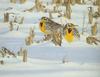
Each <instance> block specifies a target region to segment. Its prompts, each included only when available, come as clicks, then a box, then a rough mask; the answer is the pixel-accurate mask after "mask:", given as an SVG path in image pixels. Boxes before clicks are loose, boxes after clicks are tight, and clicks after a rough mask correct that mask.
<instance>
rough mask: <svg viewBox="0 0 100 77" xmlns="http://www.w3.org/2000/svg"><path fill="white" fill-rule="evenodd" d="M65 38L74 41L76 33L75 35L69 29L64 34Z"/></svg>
mask: <svg viewBox="0 0 100 77" xmlns="http://www.w3.org/2000/svg"><path fill="white" fill-rule="evenodd" d="M64 38H65V40H66V41H67V42H73V40H74V35H73V32H72V31H71V32H70V33H69V32H68V31H67V32H66V34H65V36H64Z"/></svg>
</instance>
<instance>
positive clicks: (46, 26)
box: [39, 17, 63, 46]
mask: <svg viewBox="0 0 100 77" xmlns="http://www.w3.org/2000/svg"><path fill="white" fill-rule="evenodd" d="M39 26H40V30H41V32H43V33H44V34H46V35H50V36H51V39H52V42H53V43H54V44H55V45H59V46H61V43H62V32H63V31H62V30H63V26H62V25H61V24H58V23H56V22H54V21H53V20H51V19H50V18H48V17H42V18H41V20H40V24H39Z"/></svg>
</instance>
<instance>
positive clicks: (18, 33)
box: [0, 31, 28, 37]
mask: <svg viewBox="0 0 100 77" xmlns="http://www.w3.org/2000/svg"><path fill="white" fill-rule="evenodd" d="M0 36H1V37H12V36H13V37H26V36H28V34H26V33H22V32H18V31H11V32H7V33H5V34H3V35H0Z"/></svg>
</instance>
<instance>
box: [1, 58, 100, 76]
mask: <svg viewBox="0 0 100 77" xmlns="http://www.w3.org/2000/svg"><path fill="white" fill-rule="evenodd" d="M5 61H6V62H7V64H5V65H3V66H0V77H66V76H67V77H99V76H100V74H99V72H100V67H99V65H100V64H96V63H89V64H87V63H84V64H81V63H73V62H68V63H66V64H62V62H60V61H48V60H40V59H30V58H29V59H28V62H27V63H22V62H21V61H20V60H16V59H15V60H14V59H11V60H10V59H9V60H7V59H6V60H5ZM11 61H15V62H17V63H14V62H13V63H12V62H11Z"/></svg>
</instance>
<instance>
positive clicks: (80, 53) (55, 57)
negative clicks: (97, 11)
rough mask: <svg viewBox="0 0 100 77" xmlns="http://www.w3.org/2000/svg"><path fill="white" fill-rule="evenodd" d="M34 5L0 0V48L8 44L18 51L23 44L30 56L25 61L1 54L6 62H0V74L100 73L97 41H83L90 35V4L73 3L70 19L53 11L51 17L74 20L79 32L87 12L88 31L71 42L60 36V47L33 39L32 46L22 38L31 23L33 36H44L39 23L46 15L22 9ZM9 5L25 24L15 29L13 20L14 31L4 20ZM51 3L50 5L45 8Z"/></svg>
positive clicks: (57, 76) (64, 76)
mask: <svg viewBox="0 0 100 77" xmlns="http://www.w3.org/2000/svg"><path fill="white" fill-rule="evenodd" d="M30 1H33V0H30ZM2 3H3V4H2ZM33 5H34V4H33V3H31V2H27V3H25V4H23V5H20V4H16V5H14V4H10V3H9V2H7V0H0V48H1V47H7V48H8V49H10V50H12V51H13V52H15V53H17V51H19V49H20V48H21V47H23V48H26V49H27V50H28V57H29V58H28V62H27V63H22V61H21V59H19V58H9V59H7V58H4V61H5V65H0V77H100V74H99V72H100V67H99V66H100V44H99V45H98V46H96V45H89V44H87V43H86V41H85V38H86V36H88V35H90V27H91V25H90V24H88V18H87V17H88V16H87V11H88V10H87V7H88V6H90V5H77V4H76V5H74V6H72V19H71V20H67V19H66V18H63V17H61V18H58V17H57V14H56V13H54V14H53V18H54V19H53V20H54V21H56V22H58V23H61V24H66V23H67V22H73V23H74V24H77V25H79V27H78V29H79V31H80V33H81V31H82V26H83V15H84V14H85V15H86V19H85V27H86V28H87V32H85V33H84V35H81V38H80V39H79V40H75V41H74V42H73V43H67V42H66V41H65V40H63V44H62V47H56V46H55V45H54V44H53V43H51V42H50V41H48V42H44V43H40V44H37V43H33V44H32V45H31V46H26V45H25V38H26V36H28V33H29V29H30V27H34V29H35V33H36V37H35V40H40V39H41V38H42V37H43V34H42V33H41V32H40V30H39V26H38V23H39V20H40V18H41V17H42V16H48V15H49V14H48V13H43V12H36V11H33V12H22V11H23V10H25V9H27V8H30V7H32V6H33ZM8 7H13V8H14V9H13V10H12V11H14V12H17V13H18V14H20V15H23V16H24V17H25V20H24V24H22V25H20V29H19V31H17V30H16V29H17V26H18V24H15V27H14V31H12V32H10V31H9V24H8V23H4V22H3V13H4V12H5V9H7V8H8ZM50 7H51V5H49V6H48V7H47V8H50ZM51 8H52V7H51ZM60 9H63V10H64V9H65V8H64V7H60ZM51 10H52V9H51ZM98 22H99V20H98ZM99 25H100V23H98V31H99V32H98V35H97V37H98V38H100V26H99ZM64 57H65V58H66V60H67V61H68V63H66V64H62V59H63V58H64ZM0 59H2V58H0Z"/></svg>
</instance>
